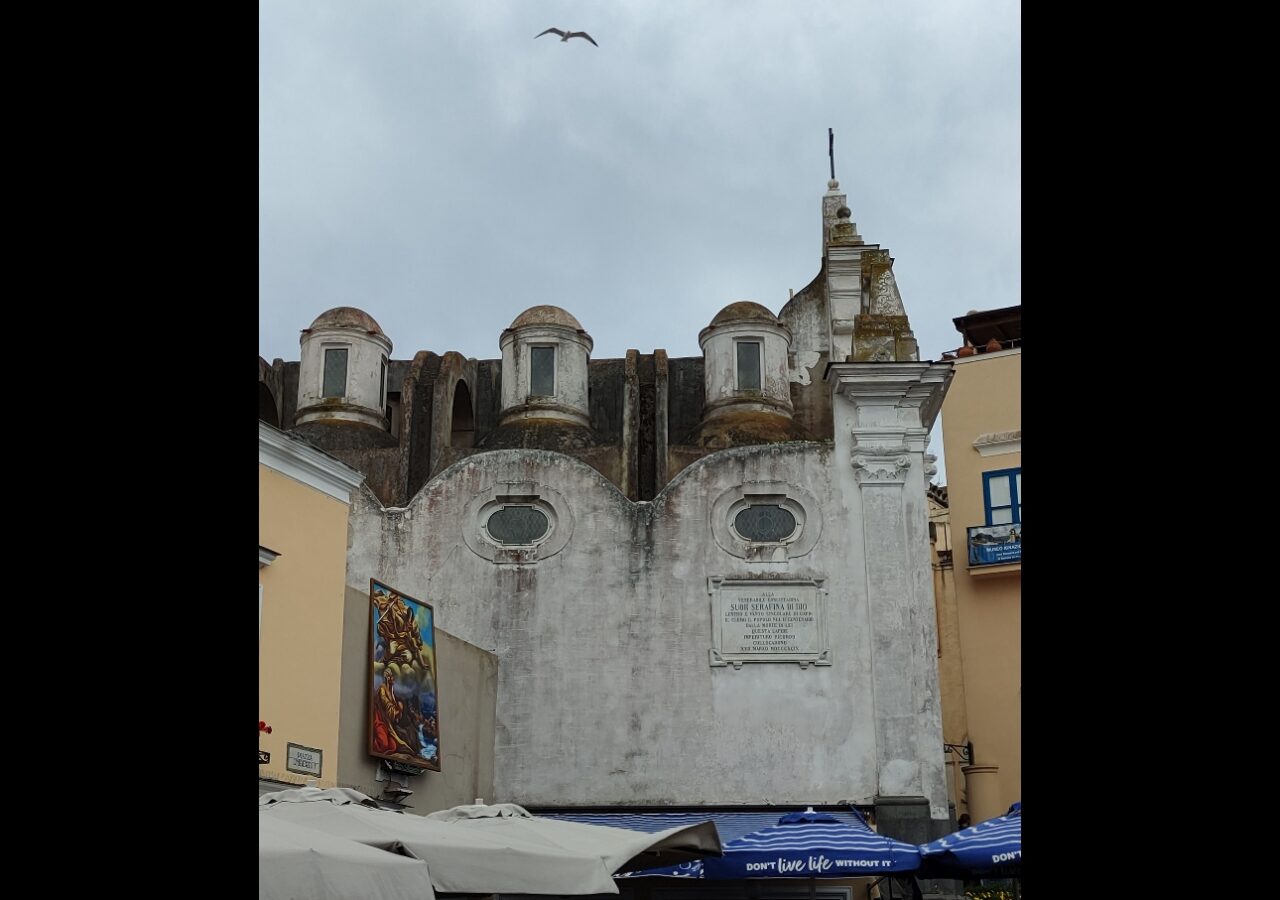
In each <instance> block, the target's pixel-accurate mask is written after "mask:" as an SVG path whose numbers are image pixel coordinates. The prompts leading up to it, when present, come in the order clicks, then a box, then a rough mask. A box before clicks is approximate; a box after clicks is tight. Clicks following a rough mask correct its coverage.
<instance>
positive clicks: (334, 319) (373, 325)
mask: <svg viewBox="0 0 1280 900" xmlns="http://www.w3.org/2000/svg"><path fill="white" fill-rule="evenodd" d="M316 328H356V329H359V330H360V331H365V332H368V333H369V334H380V335H382V336H383V337H386V336H387V335H386V332H384V331H383V330H382V326H381V325H379V324H378V323H377V322H375V321H374V320H373V316H371V315H369V314H368V313H367V312H365V311H364V310H363V309H356V308H355V307H354V306H335V307H334V308H333V309H330V310H327V311H325V312H322V313H320V315H318V316H316V320H315V321H314V322H312V323H311V328H309V329H307V330H308V331H312V330H314V329H316Z"/></svg>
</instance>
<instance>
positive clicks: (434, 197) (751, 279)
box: [258, 0, 1022, 448]
mask: <svg viewBox="0 0 1280 900" xmlns="http://www.w3.org/2000/svg"><path fill="white" fill-rule="evenodd" d="M259 22H260V28H259V113H258V115H259V175H258V178H259V182H258V183H259V237H258V241H259V274H258V297H259V300H258V321H259V335H258V349H259V353H260V354H261V355H262V356H263V357H265V358H266V359H267V360H268V361H270V360H272V359H273V358H275V357H283V358H284V359H289V360H292V359H297V358H298V355H299V353H298V333H299V331H300V329H302V328H305V327H306V326H308V325H309V324H310V323H311V321H312V319H314V318H315V317H316V316H317V315H318V314H319V313H321V312H323V311H324V310H326V309H329V308H331V307H334V306H358V307H360V308H361V309H363V310H365V311H366V312H368V313H370V314H371V315H372V316H373V317H374V318H375V319H377V321H378V322H379V324H381V325H382V327H383V329H384V330H385V331H386V332H387V334H388V335H389V336H390V337H391V340H392V342H393V343H394V352H393V354H392V356H393V358H396V359H408V358H412V356H413V354H414V353H415V352H416V351H418V350H434V351H436V352H437V353H443V352H444V351H446V350H457V351H459V352H461V353H463V354H464V355H466V356H474V357H477V358H481V359H485V358H490V359H492V358H496V357H497V356H499V351H498V336H499V334H500V333H501V331H502V329H503V328H505V327H506V326H507V325H509V324H510V323H511V320H512V319H514V318H515V317H516V315H517V314H519V313H520V312H521V311H522V310H524V309H526V308H527V307H530V306H533V305H536V304H539V303H553V304H556V305H557V306H563V307H564V308H565V309H567V310H569V311H570V312H571V313H573V314H574V315H575V316H577V317H578V319H579V320H580V321H581V322H582V324H583V326H584V327H585V328H586V330H587V331H588V332H589V333H590V334H591V336H592V337H593V338H594V340H595V351H594V353H593V356H594V357H595V358H607V357H617V356H621V355H623V354H624V353H625V352H626V350H627V349H628V348H636V349H638V350H640V351H641V352H650V351H652V350H653V349H654V348H656V347H662V348H665V349H666V350H667V352H668V353H669V354H671V355H672V356H695V355H699V354H700V350H699V348H698V331H699V330H700V329H702V328H703V327H704V326H706V324H707V323H708V322H709V321H710V320H711V317H712V316H713V315H714V314H715V313H716V312H717V311H718V310H719V309H721V308H722V307H723V306H725V305H726V304H728V303H731V302H733V301H735V300H741V299H749V300H756V301H758V302H760V303H763V304H764V305H765V306H767V307H769V308H770V309H772V310H773V311H774V312H777V311H779V310H780V309H781V308H782V306H783V305H784V304H785V303H786V301H787V290H788V288H793V289H795V290H799V289H800V288H802V287H804V286H805V285H806V284H808V283H809V281H810V280H811V279H812V278H813V276H814V275H815V274H816V273H817V271H818V264H819V257H820V253H821V198H822V194H823V192H824V191H825V190H826V181H827V178H828V171H827V128H828V127H830V128H834V129H835V134H836V176H837V178H838V179H839V180H840V184H841V189H842V190H844V191H845V192H846V193H847V194H848V196H849V206H850V208H851V209H852V211H853V220H854V222H856V223H857V225H858V230H859V232H860V233H861V234H862V236H863V238H864V239H866V240H867V241H869V242H874V243H879V244H880V245H881V246H882V247H885V248H887V249H888V250H889V251H890V253H891V254H892V255H893V257H894V258H895V263H894V273H895V275H896V276H897V281H898V287H899V289H900V291H901V292H902V297H903V301H904V303H905V304H906V308H907V313H908V315H909V316H910V318H911V324H912V326H913V328H914V330H915V333H916V336H917V338H918V339H919V341H920V349H921V355H922V358H931V359H936V358H938V356H939V355H940V354H941V353H942V351H944V350H949V349H953V348H955V347H956V346H957V345H958V344H959V343H960V337H959V335H958V334H957V333H956V331H955V329H954V326H953V325H952V324H951V319H952V318H953V317H955V316H958V315H963V314H964V313H965V312H967V311H968V310H970V309H993V308H997V307H1002V306H1011V305H1014V304H1018V303H1020V302H1021V293H1022V262H1021V249H1022V230H1021V174H1022V164H1021V38H1020V34H1021V11H1020V5H1019V3H1017V2H1014V0H874V2H871V0H804V2H801V0H759V2H751V0H679V2H677V0H545V2H544V0H371V2H357V0H342V2H330V0H261V2H260V4H259ZM550 26H555V27H558V28H564V29H570V30H584V31H587V32H589V33H590V34H591V35H592V37H594V38H595V40H596V41H597V42H598V43H599V45H600V46H599V47H598V48H597V47H593V46H592V45H591V44H589V43H587V42H585V41H582V40H579V39H574V40H572V41H570V42H568V43H561V42H560V40H559V39H558V38H557V37H555V36H554V35H547V36H545V37H542V38H538V39H537V40H534V35H536V34H537V33H538V32H540V31H542V30H543V29H545V28H547V27H550ZM934 434H935V448H936V445H937V435H938V434H939V431H938V430H937V429H935V432H934Z"/></svg>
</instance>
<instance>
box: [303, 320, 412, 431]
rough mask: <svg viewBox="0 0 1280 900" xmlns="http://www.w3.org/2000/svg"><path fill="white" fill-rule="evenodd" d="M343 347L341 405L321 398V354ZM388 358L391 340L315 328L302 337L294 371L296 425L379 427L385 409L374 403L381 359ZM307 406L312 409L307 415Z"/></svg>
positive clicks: (379, 389) (379, 386) (379, 388)
mask: <svg viewBox="0 0 1280 900" xmlns="http://www.w3.org/2000/svg"><path fill="white" fill-rule="evenodd" d="M342 347H345V348H347V387H346V392H345V393H346V396H345V397H344V399H343V402H342V403H341V404H335V403H333V402H332V401H331V400H330V401H325V398H324V351H325V350H326V349H328V348H342ZM383 357H386V358H387V359H388V360H390V358H391V341H389V340H388V339H387V338H385V337H383V336H382V335H371V334H368V333H365V332H362V331H357V330H354V329H350V328H315V329H313V330H312V331H310V332H309V333H307V334H304V335H303V336H302V360H301V365H300V367H299V372H298V417H297V423H298V424H302V423H303V422H309V421H313V420H315V419H319V418H324V419H347V420H350V421H359V422H368V423H369V424H372V425H378V426H382V425H383V424H384V423H385V422H386V416H385V410H384V409H383V407H382V405H381V404H380V403H379V402H378V401H379V398H380V397H381V392H382V359H383ZM308 407H313V408H312V409H311V410H310V411H309V412H308Z"/></svg>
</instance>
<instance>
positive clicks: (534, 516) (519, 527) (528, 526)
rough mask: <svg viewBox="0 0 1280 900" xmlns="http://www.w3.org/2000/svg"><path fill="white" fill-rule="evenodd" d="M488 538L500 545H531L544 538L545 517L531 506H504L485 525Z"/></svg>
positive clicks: (546, 522)
mask: <svg viewBox="0 0 1280 900" xmlns="http://www.w3.org/2000/svg"><path fill="white" fill-rule="evenodd" d="M485 527H486V528H487V529H488V531H489V536H490V537H492V538H493V539H494V540H495V541H497V542H498V543H500V544H532V543H534V542H535V541H538V540H540V539H541V538H543V537H546V534H547V530H548V528H549V527H550V523H549V522H548V521H547V515H546V513H544V512H543V511H542V510H540V509H535V508H534V507H532V506H504V507H502V509H500V510H498V511H497V512H495V513H494V514H493V515H491V516H489V521H488V522H487V523H485Z"/></svg>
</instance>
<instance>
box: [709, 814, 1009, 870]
mask: <svg viewBox="0 0 1280 900" xmlns="http://www.w3.org/2000/svg"><path fill="white" fill-rule="evenodd" d="M725 849H726V851H727V850H728V847H726V848H725ZM920 853H921V856H922V857H923V865H922V867H921V872H920V874H921V875H922V876H926V875H938V876H942V875H952V876H962V875H971V876H983V875H1012V876H1018V875H1021V874H1022V804H1021V803H1015V804H1013V806H1011V807H1009V811H1008V812H1007V813H1005V814H1004V815H1003V816H997V817H996V818H994V819H987V820H985V821H983V822H979V823H978V824H977V825H974V826H973V827H972V828H965V829H963V830H962V831H956V832H953V833H952V834H948V835H946V836H945V837H940V838H938V839H937V840H936V841H933V842H931V843H928V844H921V845H920Z"/></svg>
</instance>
